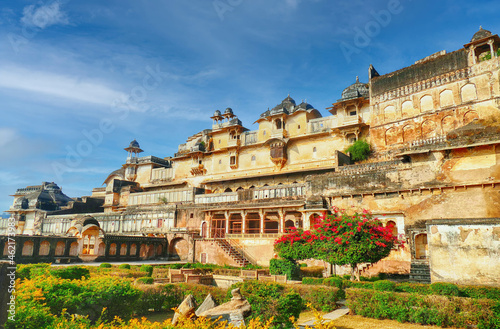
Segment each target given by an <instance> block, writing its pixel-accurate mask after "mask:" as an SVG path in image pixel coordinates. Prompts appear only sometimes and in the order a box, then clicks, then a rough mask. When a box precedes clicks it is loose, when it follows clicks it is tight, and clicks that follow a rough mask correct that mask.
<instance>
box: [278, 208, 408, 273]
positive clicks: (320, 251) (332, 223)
mask: <svg viewBox="0 0 500 329" xmlns="http://www.w3.org/2000/svg"><path fill="white" fill-rule="evenodd" d="M333 212H334V214H333V215H328V216H322V217H320V218H319V219H318V220H317V221H316V222H315V223H314V224H313V225H312V227H311V229H310V230H306V231H303V230H301V229H295V228H292V229H291V230H290V232H289V233H288V234H285V235H283V236H282V237H281V238H279V239H278V240H276V241H275V242H274V249H275V251H276V252H277V253H278V255H279V256H280V257H281V258H283V259H291V260H304V259H310V258H314V259H320V260H324V261H326V262H328V263H331V264H336V265H350V266H351V267H352V274H351V279H353V278H354V275H355V274H357V273H356V271H357V265H358V264H361V263H375V262H377V261H379V260H380V259H382V258H384V257H387V256H388V255H389V253H390V252H391V249H392V248H394V247H398V246H402V244H403V242H402V241H400V240H399V239H398V237H397V236H395V235H393V233H392V229H393V228H392V227H391V226H387V227H384V226H383V224H382V222H381V221H380V220H378V219H377V218H374V217H373V215H372V214H371V213H370V212H369V211H367V210H363V211H362V212H348V211H346V210H343V209H339V208H334V209H333Z"/></svg>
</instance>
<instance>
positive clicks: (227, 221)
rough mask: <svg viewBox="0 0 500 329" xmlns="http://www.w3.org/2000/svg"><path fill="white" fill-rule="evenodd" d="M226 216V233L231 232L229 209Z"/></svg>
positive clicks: (225, 213)
mask: <svg viewBox="0 0 500 329" xmlns="http://www.w3.org/2000/svg"><path fill="white" fill-rule="evenodd" d="M224 218H225V219H226V234H228V233H229V213H228V212H227V211H225V212H224Z"/></svg>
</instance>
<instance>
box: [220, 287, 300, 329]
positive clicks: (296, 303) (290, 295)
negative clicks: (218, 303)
mask: <svg viewBox="0 0 500 329" xmlns="http://www.w3.org/2000/svg"><path fill="white" fill-rule="evenodd" d="M234 288H240V290H241V294H242V295H243V296H244V297H245V298H246V299H247V300H248V302H249V303H250V305H251V306H252V315H251V316H250V318H259V319H260V320H262V321H268V320H270V319H271V318H272V319H273V321H272V324H273V326H276V327H278V326H279V327H281V325H283V326H284V327H285V328H292V327H293V323H292V321H291V320H290V318H291V317H292V316H293V317H294V318H296V319H297V318H298V317H299V315H300V312H301V311H302V310H303V307H304V303H303V299H302V298H301V297H300V294H299V293H297V292H296V291H294V290H293V289H285V286H284V285H280V284H278V283H274V282H260V281H256V280H251V281H244V282H238V283H236V284H233V285H232V286H231V287H230V288H229V290H228V292H227V296H228V297H229V296H231V290H232V289H234Z"/></svg>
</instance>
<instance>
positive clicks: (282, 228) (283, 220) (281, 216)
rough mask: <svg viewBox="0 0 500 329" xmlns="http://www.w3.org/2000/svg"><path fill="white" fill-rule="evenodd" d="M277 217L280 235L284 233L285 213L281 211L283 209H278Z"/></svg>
mask: <svg viewBox="0 0 500 329" xmlns="http://www.w3.org/2000/svg"><path fill="white" fill-rule="evenodd" d="M278 214H279V216H280V228H279V232H280V233H284V232H285V230H284V228H285V212H284V211H283V209H280V211H279V212H278Z"/></svg>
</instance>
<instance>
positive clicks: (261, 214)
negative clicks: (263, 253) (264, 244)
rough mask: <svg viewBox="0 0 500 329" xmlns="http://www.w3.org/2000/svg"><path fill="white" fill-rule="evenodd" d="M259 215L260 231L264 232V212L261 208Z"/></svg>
mask: <svg viewBox="0 0 500 329" xmlns="http://www.w3.org/2000/svg"><path fill="white" fill-rule="evenodd" d="M259 216H260V233H261V234H263V233H264V212H263V211H262V210H259Z"/></svg>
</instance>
